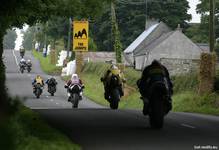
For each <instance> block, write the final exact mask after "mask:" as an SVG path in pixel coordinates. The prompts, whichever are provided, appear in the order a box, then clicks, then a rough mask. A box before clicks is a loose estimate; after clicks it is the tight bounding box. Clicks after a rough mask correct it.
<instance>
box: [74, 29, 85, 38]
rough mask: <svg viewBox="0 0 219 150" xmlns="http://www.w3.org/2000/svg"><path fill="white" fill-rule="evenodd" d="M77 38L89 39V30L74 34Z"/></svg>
mask: <svg viewBox="0 0 219 150" xmlns="http://www.w3.org/2000/svg"><path fill="white" fill-rule="evenodd" d="M74 38H75V39H87V31H86V30H85V29H83V30H82V31H78V33H75V36H74Z"/></svg>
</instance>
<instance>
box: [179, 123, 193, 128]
mask: <svg viewBox="0 0 219 150" xmlns="http://www.w3.org/2000/svg"><path fill="white" fill-rule="evenodd" d="M181 126H183V127H187V128H192V129H195V127H193V126H191V125H188V124H181Z"/></svg>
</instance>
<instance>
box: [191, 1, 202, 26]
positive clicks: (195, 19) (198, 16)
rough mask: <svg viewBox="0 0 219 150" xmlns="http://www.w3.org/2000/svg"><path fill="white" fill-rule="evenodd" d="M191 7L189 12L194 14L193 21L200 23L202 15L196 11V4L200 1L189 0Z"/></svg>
mask: <svg viewBox="0 0 219 150" xmlns="http://www.w3.org/2000/svg"><path fill="white" fill-rule="evenodd" d="M188 1H189V6H190V9H189V11H188V13H189V14H192V20H191V22H193V23H199V22H200V17H201V16H200V15H199V14H197V13H196V6H197V4H198V3H200V2H199V0H188Z"/></svg>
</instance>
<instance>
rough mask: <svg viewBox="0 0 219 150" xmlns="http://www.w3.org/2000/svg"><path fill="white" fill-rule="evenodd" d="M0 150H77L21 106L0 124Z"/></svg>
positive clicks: (76, 147)
mask: <svg viewBox="0 0 219 150" xmlns="http://www.w3.org/2000/svg"><path fill="white" fill-rule="evenodd" d="M0 133H1V134H0V149H2V150H39V149H40V150H79V149H80V147H79V146H78V145H76V144H73V143H72V142H71V141H70V140H69V139H68V138H67V137H66V136H64V135H62V134H61V133H60V132H58V131H57V130H55V129H53V128H51V127H49V126H48V125H47V124H46V123H45V122H44V121H43V120H42V119H41V118H40V117H39V115H38V114H37V113H35V112H33V111H32V110H30V109H28V108H26V107H24V106H22V105H21V104H20V105H18V106H17V110H16V112H14V113H13V114H11V115H10V117H8V118H7V119H4V122H3V123H1V124H0Z"/></svg>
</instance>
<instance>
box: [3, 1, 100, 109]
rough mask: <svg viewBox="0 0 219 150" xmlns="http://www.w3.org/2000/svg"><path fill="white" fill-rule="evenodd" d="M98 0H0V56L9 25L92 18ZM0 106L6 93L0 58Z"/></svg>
mask: <svg viewBox="0 0 219 150" xmlns="http://www.w3.org/2000/svg"><path fill="white" fill-rule="evenodd" d="M102 3H103V1H100V0H1V5H0V56H2V53H3V36H4V34H5V33H6V30H7V29H8V28H11V27H22V26H23V24H24V23H27V24H29V25H33V24H35V23H36V22H39V21H41V22H46V21H47V20H48V19H49V18H50V17H51V16H61V17H63V16H65V17H70V16H80V17H81V18H85V17H88V18H89V19H91V18H93V17H94V16H96V15H97V14H98V11H99V10H101V8H102ZM0 89H1V90H2V92H1V94H0V106H5V105H4V104H3V103H5V102H6V101H4V99H6V97H7V94H6V90H5V69H4V64H3V61H2V59H0Z"/></svg>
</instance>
